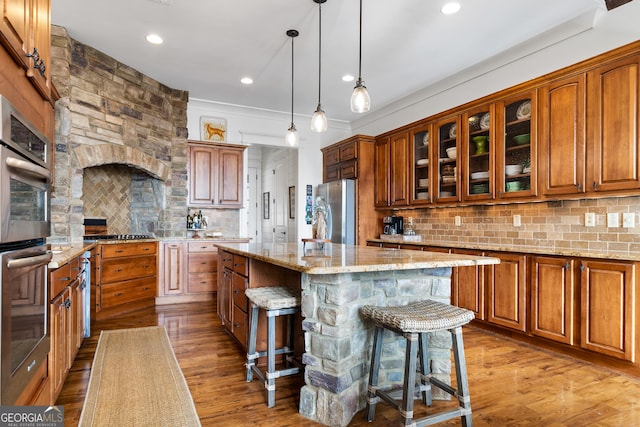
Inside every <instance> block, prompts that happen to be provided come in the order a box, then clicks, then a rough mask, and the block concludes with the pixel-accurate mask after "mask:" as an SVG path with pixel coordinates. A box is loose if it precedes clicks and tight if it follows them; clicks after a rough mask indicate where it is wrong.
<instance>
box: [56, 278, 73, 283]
mask: <svg viewBox="0 0 640 427" xmlns="http://www.w3.org/2000/svg"><path fill="white" fill-rule="evenodd" d="M58 280H62V281H63V282H66V281H68V280H71V277H58Z"/></svg>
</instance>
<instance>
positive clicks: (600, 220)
mask: <svg viewBox="0 0 640 427" xmlns="http://www.w3.org/2000/svg"><path fill="white" fill-rule="evenodd" d="M639 211H640V197H610V198H601V199H585V200H566V201H556V202H541V203H515V204H508V205H495V206H468V207H457V208H442V209H419V210H400V211H396V212H394V214H395V215H401V216H404V217H405V220H406V218H407V217H413V218H414V227H415V229H416V233H417V234H421V235H422V240H423V242H428V243H430V244H433V245H434V246H437V245H438V244H442V245H446V246H451V245H456V244H460V246H474V247H482V248H487V249H493V248H495V249H509V250H513V251H522V252H527V251H528V250H533V251H541V250H542V251H546V252H548V253H554V252H560V253H576V254H581V255H593V256H598V255H607V256H612V257H617V258H627V257H632V258H633V259H636V258H637V257H638V254H639V253H640V224H639V222H638V219H639V218H638V213H639ZM587 212H593V213H595V214H596V226H595V227H585V225H584V214H585V213H587ZM625 212H629V213H632V214H633V216H634V220H635V221H634V222H635V227H634V228H624V227H622V213H625ZM609 213H614V214H618V217H619V219H620V227H617V228H609V227H607V214H609ZM514 215H520V217H521V224H522V225H521V226H520V227H515V226H514V225H513V216H514ZM455 216H460V219H461V223H462V224H461V226H459V227H458V226H455V223H454V219H455Z"/></svg>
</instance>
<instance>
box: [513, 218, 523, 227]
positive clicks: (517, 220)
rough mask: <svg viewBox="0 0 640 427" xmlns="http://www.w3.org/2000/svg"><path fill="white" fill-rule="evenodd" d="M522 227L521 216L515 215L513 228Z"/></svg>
mask: <svg viewBox="0 0 640 427" xmlns="http://www.w3.org/2000/svg"><path fill="white" fill-rule="evenodd" d="M521 225H522V222H521V219H520V215H514V216H513V226H514V227H520V226H521Z"/></svg>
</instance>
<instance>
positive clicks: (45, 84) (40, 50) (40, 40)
mask: <svg viewBox="0 0 640 427" xmlns="http://www.w3.org/2000/svg"><path fill="white" fill-rule="evenodd" d="M49 2H50V0H32V4H33V6H32V8H31V12H32V13H31V31H32V36H31V37H32V43H33V46H29V50H30V52H29V53H34V52H36V51H37V54H35V55H34V56H32V57H31V58H29V66H28V68H27V76H28V77H29V78H30V79H31V81H32V82H33V84H34V86H35V87H36V88H37V89H38V91H39V92H40V94H41V95H42V96H44V97H45V98H50V96H51V78H50V76H51V71H50V69H51V68H50V62H51V60H50V58H51V47H50V46H51V13H50V9H49Z"/></svg>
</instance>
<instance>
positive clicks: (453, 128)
mask: <svg viewBox="0 0 640 427" xmlns="http://www.w3.org/2000/svg"><path fill="white" fill-rule="evenodd" d="M457 127H458V126H457V125H456V124H455V123H454V124H452V125H451V127H450V128H449V138H455V137H456V134H457V133H458V129H457Z"/></svg>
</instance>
